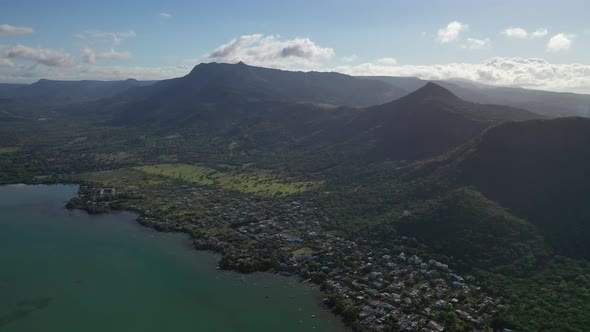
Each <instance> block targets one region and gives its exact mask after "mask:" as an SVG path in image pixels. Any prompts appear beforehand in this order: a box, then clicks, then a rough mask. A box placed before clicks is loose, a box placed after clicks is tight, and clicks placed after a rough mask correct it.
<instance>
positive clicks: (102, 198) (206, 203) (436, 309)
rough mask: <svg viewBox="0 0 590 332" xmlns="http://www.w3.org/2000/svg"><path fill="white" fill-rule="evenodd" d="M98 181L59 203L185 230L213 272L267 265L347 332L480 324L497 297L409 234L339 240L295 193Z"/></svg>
mask: <svg viewBox="0 0 590 332" xmlns="http://www.w3.org/2000/svg"><path fill="white" fill-rule="evenodd" d="M97 185H98V184H96V183H86V184H83V185H82V186H81V187H80V193H79V197H77V198H75V199H73V200H72V201H71V202H70V203H69V204H68V207H69V208H80V209H84V210H86V211H89V212H95V213H100V212H108V211H111V210H130V211H134V212H136V213H137V214H138V215H139V217H138V221H139V222H140V223H141V224H143V225H145V226H148V227H152V228H155V229H157V230H160V231H165V232H184V233H187V234H189V235H190V236H191V238H192V239H193V243H194V245H195V248H197V249H200V250H211V251H214V252H218V253H220V254H221V255H222V259H221V261H220V263H219V267H220V268H222V269H231V270H237V271H240V272H243V273H249V272H254V271H267V270H271V271H274V272H276V273H279V274H283V275H296V276H299V277H300V278H301V280H302V281H304V282H313V283H316V284H319V285H321V289H322V290H323V292H324V294H325V298H324V302H325V304H326V305H327V306H328V307H329V308H331V309H332V311H333V312H334V313H336V314H338V315H340V316H341V317H342V319H343V320H344V321H345V323H347V325H349V326H350V327H351V328H352V329H353V330H357V331H390V330H391V329H392V328H394V329H395V330H399V331H431V332H440V331H454V330H482V331H483V330H484V329H485V328H486V327H487V326H489V323H490V320H491V319H492V317H493V316H494V314H496V313H497V312H498V311H500V310H502V308H503V307H504V305H505V304H506V300H505V299H503V298H494V297H490V296H487V295H486V294H485V293H484V292H483V291H482V290H481V288H480V287H479V286H478V281H477V279H476V278H475V277H474V276H472V275H461V274H460V273H458V272H456V271H455V270H453V267H452V266H449V265H447V264H446V263H444V262H441V261H438V260H435V259H433V258H431V257H428V256H425V255H423V254H420V251H419V250H417V249H416V248H418V247H419V246H418V245H417V244H418V241H417V240H416V239H415V238H411V237H406V236H403V235H399V236H396V237H394V238H392V239H391V241H390V242H389V243H390V245H389V246H387V247H383V246H379V245H375V244H374V243H373V242H372V241H371V239H370V238H366V237H363V236H362V235H360V234H358V235H355V236H348V237H347V236H346V235H345V234H343V233H341V232H338V222H337V221H335V220H333V219H332V218H331V217H330V216H329V215H328V214H327V213H326V212H325V211H324V210H323V209H322V208H321V207H319V206H314V204H312V203H309V202H306V201H305V200H304V199H301V197H290V196H286V197H261V196H256V195H246V194H243V193H236V192H232V191H228V190H223V189H219V188H213V187H206V186H205V187H200V186H192V185H190V184H186V183H182V182H175V184H174V185H173V186H168V187H165V188H166V189H165V190H162V188H161V187H160V189H159V190H148V189H147V188H143V187H141V186H134V187H133V189H132V190H125V189H124V188H123V189H120V188H114V187H99V186H97ZM146 195H148V196H149V199H145V197H146ZM449 326H450V327H451V328H449Z"/></svg>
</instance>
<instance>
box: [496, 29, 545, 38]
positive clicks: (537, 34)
mask: <svg viewBox="0 0 590 332" xmlns="http://www.w3.org/2000/svg"><path fill="white" fill-rule="evenodd" d="M548 33H549V30H547V29H545V28H537V30H535V31H533V32H532V33H529V32H528V31H527V30H525V29H523V28H517V27H510V28H507V29H506V30H504V31H502V34H504V35H505V36H506V37H508V38H516V39H527V38H529V39H533V38H541V37H545V36H547V34H548Z"/></svg>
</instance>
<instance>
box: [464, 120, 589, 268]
mask: <svg viewBox="0 0 590 332" xmlns="http://www.w3.org/2000/svg"><path fill="white" fill-rule="evenodd" d="M589 145H590V119H584V118H562V119H555V120H536V121H527V122H519V123H505V124H502V125H499V126H496V127H494V128H491V129H490V130H488V131H486V132H485V134H484V135H482V137H481V138H479V139H478V140H477V141H476V142H475V143H474V144H473V146H471V147H470V148H469V150H468V152H467V153H466V155H465V156H463V157H462V160H461V162H460V163H459V164H458V165H457V169H458V171H459V173H460V174H461V175H460V177H459V179H460V181H461V182H462V183H463V184H465V185H470V186H474V187H475V188H477V189H478V190H479V191H480V192H481V193H483V194H484V195H485V196H486V197H488V198H490V199H492V200H494V201H496V202H498V203H500V204H501V205H502V206H504V207H506V208H508V209H509V211H510V212H511V213H513V214H514V215H516V216H519V217H521V218H524V219H526V220H528V221H530V222H532V223H533V224H535V225H536V226H537V227H538V228H539V229H540V230H541V232H542V233H543V235H544V236H545V238H546V239H547V240H548V241H549V242H550V243H551V244H552V245H553V247H554V248H556V249H557V250H558V251H560V252H561V253H563V254H567V255H570V256H574V257H585V258H590V243H589V242H588V239H589V238H590V205H588V200H589V199H590V196H589V195H588V188H590V176H588V169H590V150H589V149H588V146H589Z"/></svg>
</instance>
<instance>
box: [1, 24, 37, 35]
mask: <svg viewBox="0 0 590 332" xmlns="http://www.w3.org/2000/svg"><path fill="white" fill-rule="evenodd" d="M28 33H33V28H29V27H15V26H12V25H8V24H0V37H12V36H19V35H26V34H28Z"/></svg>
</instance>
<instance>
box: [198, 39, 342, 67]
mask: <svg viewBox="0 0 590 332" xmlns="http://www.w3.org/2000/svg"><path fill="white" fill-rule="evenodd" d="M333 57H334V50H333V49H331V48H325V47H321V46H318V45H316V44H315V43H314V42H313V41H311V40H310V39H309V38H294V39H287V40H281V39H280V38H279V37H278V36H266V37H265V36H263V35H260V34H253V35H245V36H241V37H239V38H236V39H234V40H232V41H230V42H229V43H227V44H225V45H221V46H220V47H218V48H217V49H215V50H214V51H213V52H211V53H209V54H207V55H205V58H207V59H210V60H212V61H218V62H229V63H234V62H239V61H243V62H245V63H247V64H250V65H255V66H264V67H273V68H285V69H295V68H297V69H309V68H314V67H317V65H318V64H319V63H321V62H322V61H326V60H330V59H332V58H333Z"/></svg>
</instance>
